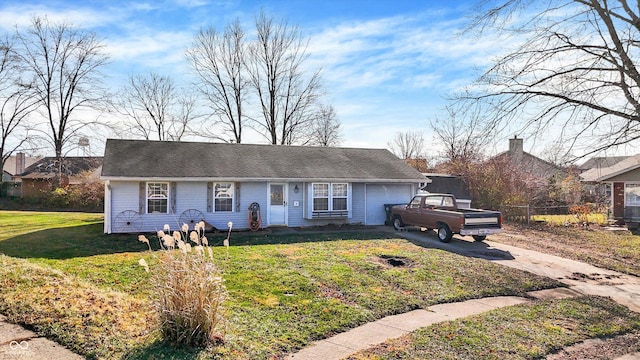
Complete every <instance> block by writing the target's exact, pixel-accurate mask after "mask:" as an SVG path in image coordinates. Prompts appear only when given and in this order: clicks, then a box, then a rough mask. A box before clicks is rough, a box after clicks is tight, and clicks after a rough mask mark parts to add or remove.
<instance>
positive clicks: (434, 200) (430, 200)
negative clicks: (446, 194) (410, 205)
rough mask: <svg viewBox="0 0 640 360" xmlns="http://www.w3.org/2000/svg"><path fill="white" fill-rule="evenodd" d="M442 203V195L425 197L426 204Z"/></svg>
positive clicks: (435, 204)
mask: <svg viewBox="0 0 640 360" xmlns="http://www.w3.org/2000/svg"><path fill="white" fill-rule="evenodd" d="M440 204H442V196H427V197H426V198H424V206H425V207H427V206H429V205H431V206H440Z"/></svg>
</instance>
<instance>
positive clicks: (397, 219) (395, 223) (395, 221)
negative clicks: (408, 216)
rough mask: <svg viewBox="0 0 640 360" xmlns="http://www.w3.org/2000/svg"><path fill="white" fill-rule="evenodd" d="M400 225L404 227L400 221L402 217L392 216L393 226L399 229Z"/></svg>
mask: <svg viewBox="0 0 640 360" xmlns="http://www.w3.org/2000/svg"><path fill="white" fill-rule="evenodd" d="M401 227H404V223H403V222H402V218H400V216H397V215H396V216H394V217H393V228H394V229H396V230H400V228H401Z"/></svg>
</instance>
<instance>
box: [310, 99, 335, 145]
mask: <svg viewBox="0 0 640 360" xmlns="http://www.w3.org/2000/svg"><path fill="white" fill-rule="evenodd" d="M341 141H342V135H341V134H340V122H339V121H338V118H337V115H336V111H335V110H334V109H333V106H331V105H321V106H320V108H319V109H318V112H317V113H316V116H315V117H314V120H313V124H312V126H311V136H310V144H312V145H319V146H339V145H340V142H341Z"/></svg>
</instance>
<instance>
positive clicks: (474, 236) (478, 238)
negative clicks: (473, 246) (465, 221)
mask: <svg viewBox="0 0 640 360" xmlns="http://www.w3.org/2000/svg"><path fill="white" fill-rule="evenodd" d="M486 238H487V235H473V240H475V241H484V239H486Z"/></svg>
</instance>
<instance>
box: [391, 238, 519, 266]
mask: <svg viewBox="0 0 640 360" xmlns="http://www.w3.org/2000/svg"><path fill="white" fill-rule="evenodd" d="M401 237H403V238H406V239H407V240H409V241H411V242H412V243H414V244H416V245H418V246H421V247H424V248H431V249H440V250H445V251H448V252H452V253H455V254H458V255H462V256H466V257H474V258H479V259H485V260H514V259H515V257H513V255H512V254H511V253H510V252H508V251H504V250H500V249H495V248H492V247H490V246H489V245H488V244H486V243H485V242H482V241H467V240H465V239H461V238H460V235H455V236H454V237H453V238H452V239H451V242H449V243H443V242H441V241H440V240H439V239H438V236H437V235H436V233H435V232H433V231H424V232H422V231H406V232H404V233H403V234H402V235H401Z"/></svg>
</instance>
